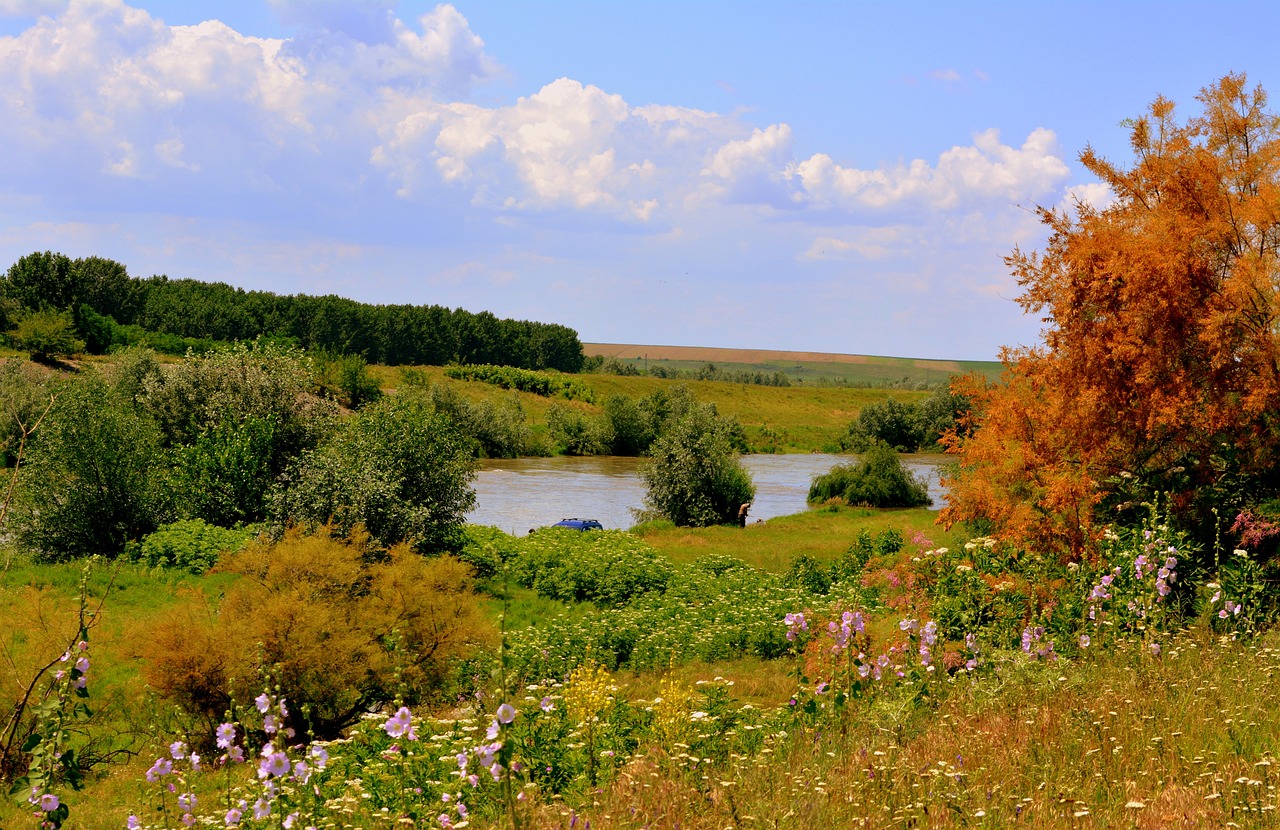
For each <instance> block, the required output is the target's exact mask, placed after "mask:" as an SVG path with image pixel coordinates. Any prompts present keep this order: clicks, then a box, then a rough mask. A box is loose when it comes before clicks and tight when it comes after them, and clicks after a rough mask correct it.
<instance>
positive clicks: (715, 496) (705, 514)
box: [640, 405, 755, 527]
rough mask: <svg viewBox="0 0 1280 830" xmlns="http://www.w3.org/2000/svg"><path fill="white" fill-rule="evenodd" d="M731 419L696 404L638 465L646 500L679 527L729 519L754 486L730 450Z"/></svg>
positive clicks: (752, 493)
mask: <svg viewBox="0 0 1280 830" xmlns="http://www.w3.org/2000/svg"><path fill="white" fill-rule="evenodd" d="M734 426H735V422H730V421H728V420H727V419H724V418H721V417H720V416H719V415H717V414H716V411H715V408H714V407H712V406H706V405H694V406H693V407H692V408H691V409H690V410H689V411H688V412H687V413H686V414H685V415H684V416H683V417H681V418H679V419H678V420H676V421H675V422H674V423H673V424H672V425H671V426H670V427H669V428H668V429H667V430H666V431H665V432H664V433H663V435H662V437H660V438H659V439H658V440H656V441H654V442H653V445H652V447H650V454H651V456H652V457H651V458H650V460H648V461H647V462H645V463H643V464H642V465H641V466H640V478H641V479H642V480H643V481H644V483H645V486H646V487H647V492H646V494H645V504H646V506H647V507H648V508H649V510H651V511H652V512H653V513H654V514H656V515H658V516H662V517H665V518H667V519H670V520H671V521H672V522H674V523H675V524H676V525H678V526H681V527H706V526H708V525H714V524H732V523H734V522H735V521H737V517H738V508H739V507H741V506H742V504H743V503H744V502H749V501H751V500H752V499H753V498H754V497H755V485H754V484H752V483H751V476H750V475H749V474H748V473H747V471H746V470H745V469H744V468H743V466H742V462H741V461H740V460H739V458H738V454H737V451H736V450H735V449H734V434H735V432H734Z"/></svg>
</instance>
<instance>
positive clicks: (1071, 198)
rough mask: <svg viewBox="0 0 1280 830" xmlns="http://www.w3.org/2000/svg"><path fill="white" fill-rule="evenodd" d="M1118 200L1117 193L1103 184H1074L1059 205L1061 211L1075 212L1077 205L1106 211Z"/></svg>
mask: <svg viewBox="0 0 1280 830" xmlns="http://www.w3.org/2000/svg"><path fill="white" fill-rule="evenodd" d="M1115 200H1116V194H1115V191H1113V190H1112V189H1111V187H1110V186H1109V185H1107V184H1105V183H1103V182H1088V183H1086V184H1073V185H1072V186H1071V187H1068V188H1067V192H1066V194H1065V195H1064V196H1063V197H1062V201H1061V202H1060V203H1059V204H1058V209H1059V210H1064V211H1074V210H1075V209H1076V206H1077V205H1088V206H1089V207H1091V208H1092V209H1094V210H1099V211H1101V210H1106V209H1107V208H1109V207H1111V205H1112V203H1114V202H1115Z"/></svg>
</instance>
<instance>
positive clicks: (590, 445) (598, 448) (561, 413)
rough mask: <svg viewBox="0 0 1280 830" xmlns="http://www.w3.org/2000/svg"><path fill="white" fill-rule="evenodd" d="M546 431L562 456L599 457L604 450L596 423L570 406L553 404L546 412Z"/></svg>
mask: <svg viewBox="0 0 1280 830" xmlns="http://www.w3.org/2000/svg"><path fill="white" fill-rule="evenodd" d="M547 430H548V432H550V434H551V441H552V443H553V444H555V450H556V452H558V453H561V454H563V455H600V454H601V453H603V452H604V451H605V449H606V445H605V442H604V441H603V440H602V438H601V436H600V429H599V427H598V425H597V424H596V422H594V421H592V420H591V419H589V418H588V417H587V416H586V415H585V414H584V413H583V412H582V410H580V409H575V408H573V407H571V406H566V405H564V404H560V403H553V404H552V405H551V407H550V408H549V409H548V410H547Z"/></svg>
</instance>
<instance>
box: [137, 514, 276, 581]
mask: <svg viewBox="0 0 1280 830" xmlns="http://www.w3.org/2000/svg"><path fill="white" fill-rule="evenodd" d="M256 533H257V530H256V529H255V528H251V527H246V528H241V529H239V530H228V529H226V528H222V527H217V526H215V525H211V524H208V523H207V522H205V521H203V520H202V519H183V520H181V521H177V522H172V523H171V524H167V525H164V526H162V527H161V528H160V529H158V530H157V531H156V532H155V533H149V534H147V535H146V536H144V537H143V538H142V541H141V542H140V543H134V544H131V545H130V546H129V548H128V553H129V558H130V559H132V560H133V561H135V562H139V563H141V564H143V565H146V566H147V567H149V568H180V569H182V570H186V571H190V572H191V573H196V574H200V573H204V572H205V571H207V570H209V569H210V568H212V567H213V566H214V565H216V564H217V562H218V556H219V555H220V554H222V553H224V552H229V551H238V550H240V549H241V548H243V547H244V546H245V544H247V543H248V541H249V540H250V539H252V538H253V537H254V536H255V535H256Z"/></svg>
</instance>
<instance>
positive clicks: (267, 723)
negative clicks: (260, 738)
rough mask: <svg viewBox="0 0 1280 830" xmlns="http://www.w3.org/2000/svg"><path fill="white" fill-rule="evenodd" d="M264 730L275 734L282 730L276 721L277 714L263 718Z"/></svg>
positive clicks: (269, 733)
mask: <svg viewBox="0 0 1280 830" xmlns="http://www.w3.org/2000/svg"><path fill="white" fill-rule="evenodd" d="M262 731H263V732H266V733H267V734H268V735H274V734H275V733H277V732H279V731H280V727H279V725H278V724H277V723H276V716H275V715H267V716H266V717H265V718H263V719H262Z"/></svg>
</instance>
